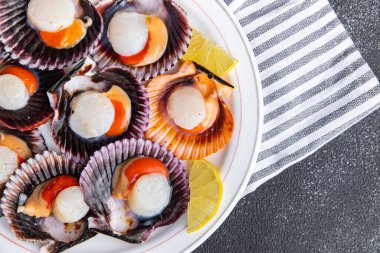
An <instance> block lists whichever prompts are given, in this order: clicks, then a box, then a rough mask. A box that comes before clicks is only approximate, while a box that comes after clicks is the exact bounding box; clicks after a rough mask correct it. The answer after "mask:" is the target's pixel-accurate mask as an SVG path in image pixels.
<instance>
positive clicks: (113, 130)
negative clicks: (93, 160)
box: [105, 86, 131, 137]
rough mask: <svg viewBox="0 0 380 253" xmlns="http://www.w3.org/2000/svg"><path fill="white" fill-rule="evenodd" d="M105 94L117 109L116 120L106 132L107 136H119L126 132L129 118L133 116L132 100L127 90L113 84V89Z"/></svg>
mask: <svg viewBox="0 0 380 253" xmlns="http://www.w3.org/2000/svg"><path fill="white" fill-rule="evenodd" d="M105 95H106V96H107V98H108V99H109V100H111V103H112V105H113V107H114V110H115V118H114V121H113V123H112V125H111V127H110V129H109V130H108V132H107V133H106V136H108V137H112V136H118V135H120V134H122V133H124V132H125V130H126V129H127V127H128V125H129V120H130V117H131V115H130V109H131V108H130V107H131V104H130V100H129V97H128V95H127V94H126V93H125V91H124V90H123V89H121V88H120V87H118V86H112V87H111V89H110V90H109V91H108V92H106V93H105Z"/></svg>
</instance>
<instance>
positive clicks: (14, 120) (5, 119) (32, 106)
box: [0, 64, 63, 131]
mask: <svg viewBox="0 0 380 253" xmlns="http://www.w3.org/2000/svg"><path fill="white" fill-rule="evenodd" d="M10 65H13V64H10ZM5 66H8V65H3V66H2V67H5ZM0 68H1V67H0ZM22 68H24V69H26V70H29V71H31V72H32V73H33V74H34V75H35V76H36V77H37V79H38V89H37V91H36V92H35V93H34V94H32V95H31V96H30V98H29V100H28V103H27V105H26V106H25V107H23V108H21V109H19V110H15V111H13V110H6V109H4V108H1V107H0V123H1V124H3V125H5V126H6V127H8V128H11V129H17V130H20V131H28V130H33V129H35V128H37V127H38V126H40V125H42V124H44V123H46V122H47V121H49V119H50V118H51V117H52V116H53V110H52V109H51V108H50V106H49V99H48V96H47V95H46V92H47V91H48V90H49V89H50V88H51V87H52V86H53V85H54V84H55V83H56V82H58V81H59V80H60V79H61V78H62V77H63V71H61V70H55V71H41V70H32V69H28V68H27V67H25V66H22Z"/></svg>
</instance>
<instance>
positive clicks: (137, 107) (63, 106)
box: [49, 61, 150, 164]
mask: <svg viewBox="0 0 380 253" xmlns="http://www.w3.org/2000/svg"><path fill="white" fill-rule="evenodd" d="M90 68H91V67H89V65H86V64H85V61H82V62H80V63H79V64H78V65H77V66H76V67H74V69H73V71H72V72H71V73H69V74H68V75H67V76H66V77H65V78H64V79H62V80H61V81H60V82H59V83H58V84H57V85H56V86H55V87H54V88H52V90H50V91H49V93H50V94H51V102H52V103H51V105H52V107H53V109H54V112H55V113H54V118H53V122H52V126H53V138H54V140H55V141H56V142H57V144H58V145H59V146H60V147H61V150H62V152H64V153H65V154H66V155H67V156H68V157H69V158H70V159H73V160H74V161H76V162H81V163H82V164H86V163H87V161H88V158H89V156H91V155H92V154H93V153H94V152H95V151H96V150H98V149H100V148H101V147H102V146H104V145H107V144H109V143H111V142H114V141H116V140H120V139H123V138H142V137H144V134H145V132H146V129H147V128H148V120H149V113H150V109H149V99H148V94H147V92H146V89H145V86H144V85H142V84H141V83H139V82H138V81H137V80H136V78H135V77H134V76H133V75H132V74H131V73H129V72H128V71H126V70H123V69H120V68H117V67H110V68H106V69H103V70H101V71H97V70H94V71H93V73H91V74H89V71H92V70H90ZM78 75H88V78H90V79H92V80H94V81H96V82H104V83H106V84H107V87H110V86H111V85H118V86H119V87H121V88H122V89H123V90H124V91H125V92H126V93H127V94H128V96H129V97H130V99H131V103H132V116H131V120H130V124H129V126H128V129H127V130H126V131H125V132H124V133H123V134H121V135H119V136H115V137H99V138H93V139H85V138H82V137H80V136H79V135H77V134H76V133H74V132H73V131H72V130H71V128H70V127H69V117H68V116H69V115H70V114H71V109H70V101H71V99H72V97H71V96H70V95H68V94H67V93H66V92H65V91H64V90H63V89H64V84H65V83H66V82H68V81H69V80H70V79H71V77H74V76H78ZM108 89H109V88H108ZM108 89H107V90H108ZM89 110H91V108H89Z"/></svg>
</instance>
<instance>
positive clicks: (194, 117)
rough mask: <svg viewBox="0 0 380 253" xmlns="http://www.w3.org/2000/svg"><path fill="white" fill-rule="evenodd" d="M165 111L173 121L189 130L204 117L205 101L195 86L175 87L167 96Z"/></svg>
mask: <svg viewBox="0 0 380 253" xmlns="http://www.w3.org/2000/svg"><path fill="white" fill-rule="evenodd" d="M167 111H168V113H169V116H170V118H172V119H173V121H174V123H175V124H176V125H177V126H179V127H182V128H184V129H188V130H191V129H193V128H195V127H196V126H198V125H199V124H200V123H202V122H203V121H204V120H205V118H206V102H205V99H204V97H203V96H202V93H201V92H200V91H199V90H198V89H197V88H195V87H189V86H180V87H177V88H176V89H175V90H174V91H173V92H172V93H171V94H170V96H169V99H168V103H167Z"/></svg>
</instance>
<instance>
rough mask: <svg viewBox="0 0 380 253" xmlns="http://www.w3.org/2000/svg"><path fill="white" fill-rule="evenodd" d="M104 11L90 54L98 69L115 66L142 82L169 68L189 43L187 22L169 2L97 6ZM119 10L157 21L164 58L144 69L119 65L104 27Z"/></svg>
mask: <svg viewBox="0 0 380 253" xmlns="http://www.w3.org/2000/svg"><path fill="white" fill-rule="evenodd" d="M98 8H99V9H101V11H104V14H103V17H104V31H105V32H104V33H103V36H102V39H101V42H100V44H99V46H98V47H97V48H96V49H95V50H94V52H93V53H92V55H93V57H94V60H95V61H96V62H97V63H98V64H99V67H101V68H103V67H107V66H118V67H121V68H124V69H127V70H129V71H130V72H132V74H133V75H135V76H136V78H137V79H139V80H142V81H145V80H149V79H151V78H153V77H155V76H157V75H159V74H163V73H164V72H165V71H167V70H169V69H170V68H171V67H173V66H174V65H175V64H177V62H178V61H179V60H180V59H181V58H182V56H183V54H184V53H185V51H186V50H187V48H188V46H189V43H190V39H191V32H192V30H191V28H190V26H189V24H188V22H187V18H186V13H185V11H184V10H183V9H182V8H181V7H179V6H178V5H177V4H176V3H174V2H173V1H171V0H152V1H145V0H135V1H128V0H121V1H116V2H114V3H113V4H112V5H109V4H108V5H107V4H103V5H99V7H98ZM121 10H125V11H128V12H136V13H140V14H145V15H152V16H157V17H159V18H161V19H162V20H163V21H164V23H165V25H166V27H167V29H168V36H169V38H168V45H167V48H166V51H165V53H164V55H163V56H162V57H161V58H160V59H159V60H158V61H157V62H155V63H153V64H150V65H147V66H140V67H135V66H126V65H124V64H122V63H121V62H120V61H119V56H118V55H117V54H116V53H115V52H114V51H113V49H112V46H111V44H110V42H109V41H108V37H107V31H108V24H109V22H110V20H111V18H112V17H113V15H114V14H115V13H116V12H118V11H121Z"/></svg>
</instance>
